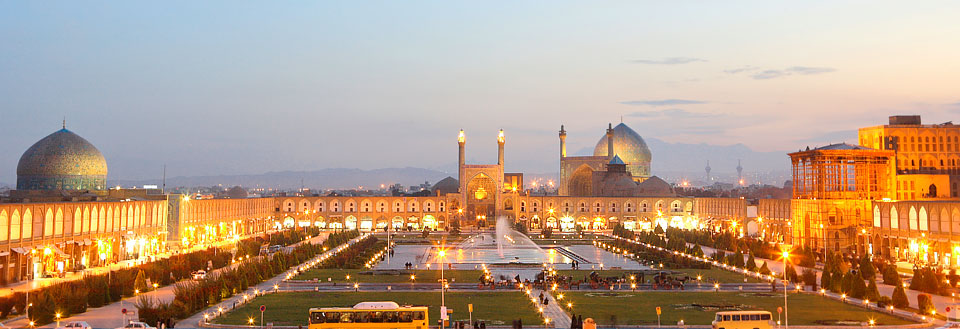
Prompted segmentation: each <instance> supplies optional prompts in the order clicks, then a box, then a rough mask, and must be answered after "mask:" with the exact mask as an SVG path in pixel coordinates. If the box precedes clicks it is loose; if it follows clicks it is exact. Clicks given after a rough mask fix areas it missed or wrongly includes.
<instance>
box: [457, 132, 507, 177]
mask: <svg viewBox="0 0 960 329" xmlns="http://www.w3.org/2000/svg"><path fill="white" fill-rule="evenodd" d="M505 142H506V139H505V138H504V137H503V129H500V133H499V134H497V146H498V147H499V149H498V152H497V165H498V166H500V170H501V171H502V170H503V144H504V143H505ZM466 143H467V137H466V135H465V134H464V133H463V129H460V134H459V135H457V144H459V145H460V162H459V171H460V172H459V176H460V181H461V182H463V166H464V165H465V164H466V163H467V155H466V150H465V148H464V145H465V144H466Z"/></svg>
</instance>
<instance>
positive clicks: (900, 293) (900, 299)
mask: <svg viewBox="0 0 960 329" xmlns="http://www.w3.org/2000/svg"><path fill="white" fill-rule="evenodd" d="M890 298H891V299H892V300H893V301H892V303H893V306H894V307H896V308H907V307H909V306H910V300H908V299H907V292H906V291H904V290H903V286H902V285H897V287H896V288H894V289H893V296H890Z"/></svg>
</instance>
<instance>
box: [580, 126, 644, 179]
mask: <svg viewBox="0 0 960 329" xmlns="http://www.w3.org/2000/svg"><path fill="white" fill-rule="evenodd" d="M613 153H614V154H615V155H616V156H618V157H620V159H621V160H622V161H623V162H625V163H626V164H627V171H629V172H630V175H631V176H634V177H644V178H646V177H650V159H651V154H650V148H648V147H647V142H645V141H643V138H642V137H640V134H637V132H636V131H633V129H630V127H627V125H625V124H622V123H621V124H618V125H617V126H616V127H613ZM593 155H595V156H607V135H606V134H604V135H603V137H600V141H598V142H597V146H596V147H595V148H594V149H593Z"/></svg>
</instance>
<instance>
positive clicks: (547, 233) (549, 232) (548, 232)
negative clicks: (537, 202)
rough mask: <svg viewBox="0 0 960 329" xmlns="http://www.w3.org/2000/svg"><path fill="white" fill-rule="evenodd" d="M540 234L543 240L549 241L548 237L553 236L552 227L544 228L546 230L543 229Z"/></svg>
mask: <svg viewBox="0 0 960 329" xmlns="http://www.w3.org/2000/svg"><path fill="white" fill-rule="evenodd" d="M540 234H541V235H543V238H544V239H549V238H550V237H552V236H553V228H552V227H546V228H544V229H543V230H541V231H540Z"/></svg>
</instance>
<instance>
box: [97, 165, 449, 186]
mask: <svg viewBox="0 0 960 329" xmlns="http://www.w3.org/2000/svg"><path fill="white" fill-rule="evenodd" d="M456 175H457V174H456V173H454V174H449V173H446V172H442V171H438V170H432V169H423V168H409V167H408V168H384V169H373V170H361V169H355V168H329V169H321V170H314V171H276V172H268V173H264V174H253V175H219V176H190V177H182V176H181V177H168V178H167V187H168V188H172V187H178V186H186V187H194V186H216V185H218V184H222V185H223V186H235V185H240V186H243V187H248V188H252V187H262V188H281V189H291V188H299V187H301V186H303V187H306V188H311V189H346V188H357V187H359V186H363V187H364V188H369V189H378V188H380V184H384V185H385V186H390V185H392V184H395V183H400V184H403V185H404V186H410V185H420V184H423V183H424V182H430V183H431V184H433V183H436V182H437V181H439V180H441V179H443V178H446V177H447V176H456ZM107 184H108V185H109V186H116V185H120V186H124V187H129V186H142V185H154V184H155V185H160V184H161V180H160V179H149V180H113V181H109V182H107Z"/></svg>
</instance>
